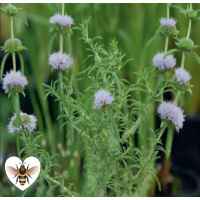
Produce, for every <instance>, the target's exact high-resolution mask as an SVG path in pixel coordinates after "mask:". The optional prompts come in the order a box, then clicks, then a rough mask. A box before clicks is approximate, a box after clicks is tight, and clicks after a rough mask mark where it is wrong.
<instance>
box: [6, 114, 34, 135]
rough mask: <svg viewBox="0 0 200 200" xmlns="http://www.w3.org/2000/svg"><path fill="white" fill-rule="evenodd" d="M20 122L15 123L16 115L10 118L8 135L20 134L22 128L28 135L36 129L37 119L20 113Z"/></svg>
mask: <svg viewBox="0 0 200 200" xmlns="http://www.w3.org/2000/svg"><path fill="white" fill-rule="evenodd" d="M20 118H21V122H19V123H18V122H17V120H16V114H15V113H14V115H13V116H12V117H11V119H10V122H9V125H8V131H9V133H11V134H12V133H14V132H20V131H21V130H22V128H24V129H26V130H27V131H29V132H30V133H32V132H34V131H35V130H36V128H37V119H36V117H35V116H34V115H28V114H26V113H23V112H20Z"/></svg>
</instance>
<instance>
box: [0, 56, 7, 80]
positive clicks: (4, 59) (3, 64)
mask: <svg viewBox="0 0 200 200" xmlns="http://www.w3.org/2000/svg"><path fill="white" fill-rule="evenodd" d="M8 55H9V53H6V54H5V56H4V57H3V60H2V63H1V77H0V81H2V78H3V70H4V66H5V63H6V60H7V57H8Z"/></svg>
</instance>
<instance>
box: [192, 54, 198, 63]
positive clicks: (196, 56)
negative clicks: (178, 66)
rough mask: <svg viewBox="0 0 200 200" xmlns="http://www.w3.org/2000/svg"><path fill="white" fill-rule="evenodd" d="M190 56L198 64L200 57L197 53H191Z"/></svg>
mask: <svg viewBox="0 0 200 200" xmlns="http://www.w3.org/2000/svg"><path fill="white" fill-rule="evenodd" d="M192 55H193V57H194V58H195V59H196V61H197V62H198V63H199V64H200V57H199V56H198V55H197V53H196V52H194V51H193V52H192Z"/></svg>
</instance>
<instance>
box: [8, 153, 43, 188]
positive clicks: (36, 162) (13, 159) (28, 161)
mask: <svg viewBox="0 0 200 200" xmlns="http://www.w3.org/2000/svg"><path fill="white" fill-rule="evenodd" d="M25 162H26V163H25ZM20 163H22V161H21V160H20V159H19V158H18V157H14V156H13V157H10V158H8V159H7V160H6V163H5V171H6V174H7V177H8V178H9V179H10V181H11V182H12V183H13V185H15V183H16V180H17V177H15V178H13V177H14V176H13V175H10V174H9V172H7V170H6V166H11V167H14V168H15V169H16V165H17V166H18V169H19V168H20ZM24 163H25V165H24V166H25V168H27V166H28V165H29V169H30V168H31V167H34V166H38V167H39V170H38V171H37V172H36V174H34V175H32V176H31V177H32V178H30V177H28V179H29V183H30V185H32V184H33V183H34V181H35V180H36V179H37V177H38V175H39V173H40V161H39V160H38V159H37V158H35V157H28V158H26V159H25V160H24ZM15 164H16V165H15ZM30 185H29V184H28V182H27V181H26V183H25V184H24V185H23V186H22V185H20V183H19V180H18V182H17V184H16V185H15V186H16V187H17V188H19V189H20V190H22V191H23V190H25V189H27V188H28V187H29V186H30Z"/></svg>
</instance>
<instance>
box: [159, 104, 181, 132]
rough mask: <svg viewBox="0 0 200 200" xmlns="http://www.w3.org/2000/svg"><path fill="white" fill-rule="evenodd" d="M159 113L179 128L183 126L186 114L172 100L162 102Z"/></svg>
mask: <svg viewBox="0 0 200 200" xmlns="http://www.w3.org/2000/svg"><path fill="white" fill-rule="evenodd" d="M158 113H159V115H160V118H161V119H162V120H167V121H170V122H171V123H172V124H174V126H175V127H176V129H177V130H179V129H181V128H182V127H183V122H184V117H185V116H184V114H183V110H181V108H180V107H178V106H175V105H173V103H172V102H165V101H164V102H162V103H161V104H160V105H159V106H158Z"/></svg>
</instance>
